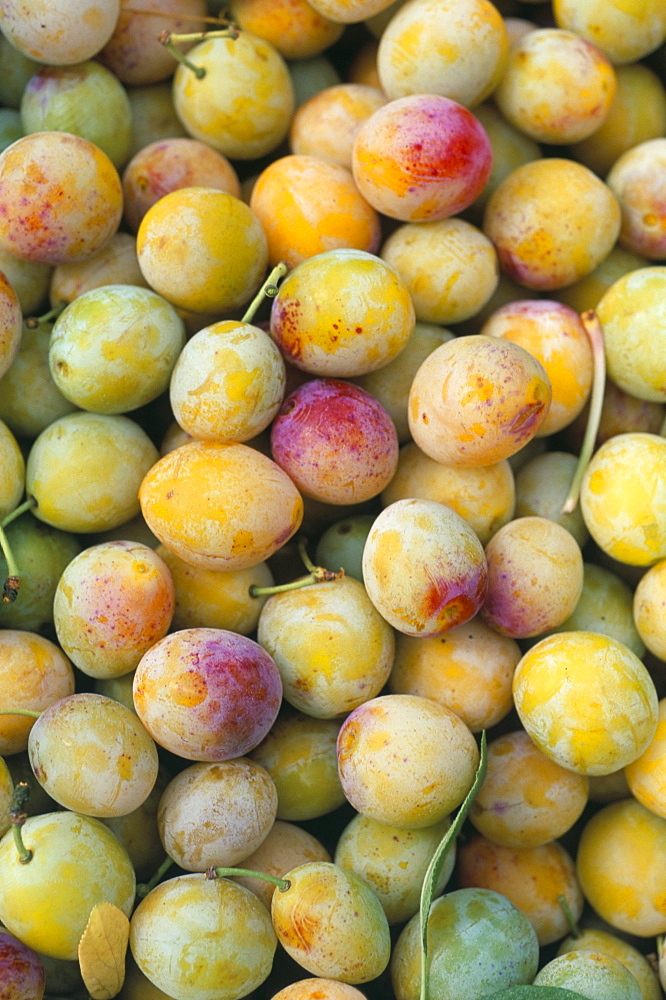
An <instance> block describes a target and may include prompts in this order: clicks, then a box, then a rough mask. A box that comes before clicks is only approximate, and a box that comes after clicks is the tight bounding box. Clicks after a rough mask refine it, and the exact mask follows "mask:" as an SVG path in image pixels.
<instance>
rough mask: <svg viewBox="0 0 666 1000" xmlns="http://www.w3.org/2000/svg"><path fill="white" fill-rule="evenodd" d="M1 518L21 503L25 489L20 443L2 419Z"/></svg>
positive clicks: (0, 429) (0, 447) (0, 425)
mask: <svg viewBox="0 0 666 1000" xmlns="http://www.w3.org/2000/svg"><path fill="white" fill-rule="evenodd" d="M0 470H2V478H1V479H0V520H1V519H2V518H4V517H6V516H7V514H9V513H10V512H11V511H12V510H14V508H15V507H16V506H17V504H18V503H19V501H20V499H21V497H22V496H23V490H24V489H25V459H24V458H23V452H22V451H21V449H20V447H19V443H18V441H17V440H16V438H15V437H14V435H13V434H12V432H11V431H10V429H9V427H8V426H7V424H6V423H4V421H2V420H0Z"/></svg>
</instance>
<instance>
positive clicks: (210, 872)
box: [206, 865, 291, 892]
mask: <svg viewBox="0 0 666 1000" xmlns="http://www.w3.org/2000/svg"><path fill="white" fill-rule="evenodd" d="M234 875H240V876H243V877H244V878H260V879H263V881H264V882H271V883H272V884H273V885H275V886H277V888H278V889H279V890H280V892H286V891H287V889H291V882H290V881H289V879H288V878H278V877H277V875H268V874H267V872H255V871H253V870H252V869H251V868H217V867H216V866H215V865H211V867H210V868H208V869H207V871H206V878H208V879H215V878H228V877H230V876H231V877H233V876H234Z"/></svg>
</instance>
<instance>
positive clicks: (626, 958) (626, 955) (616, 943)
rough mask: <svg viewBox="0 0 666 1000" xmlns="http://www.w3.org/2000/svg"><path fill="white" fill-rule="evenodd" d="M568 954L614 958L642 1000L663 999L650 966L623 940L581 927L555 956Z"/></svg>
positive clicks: (564, 942)
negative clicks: (636, 987) (576, 935)
mask: <svg viewBox="0 0 666 1000" xmlns="http://www.w3.org/2000/svg"><path fill="white" fill-rule="evenodd" d="M570 951H594V952H597V953H598V954H601V955H608V956H610V958H616V959H617V960H618V961H619V962H621V963H622V965H624V967H625V969H628V971H629V972H631V974H632V976H633V977H634V978H635V980H636V982H637V983H638V985H639V987H640V990H641V997H642V1000H662V993H661V990H660V989H659V983H658V981H657V976H656V974H655V973H654V971H653V970H652V967H651V966H650V963H649V962H648V960H647V959H646V957H645V956H644V955H643V954H641V952H640V951H639V950H638V948H635V947H634V946H633V945H631V944H629V943H628V942H627V941H625V940H623V938H621V937H618V936H616V935H615V934H609V933H608V932H607V931H602V930H598V929H596V928H594V927H584V928H583V929H582V930H581V933H580V936H579V937H575V936H573V935H570V936H569V937H567V938H565V939H564V941H563V942H562V944H561V945H560V946H559V948H558V950H557V954H558V955H566V954H567V953H568V952H570Z"/></svg>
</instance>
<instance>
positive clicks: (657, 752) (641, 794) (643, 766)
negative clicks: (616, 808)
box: [624, 698, 666, 819]
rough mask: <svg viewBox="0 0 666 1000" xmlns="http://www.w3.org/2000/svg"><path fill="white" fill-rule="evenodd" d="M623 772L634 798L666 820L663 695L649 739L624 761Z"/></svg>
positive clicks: (664, 713) (665, 727)
mask: <svg viewBox="0 0 666 1000" xmlns="http://www.w3.org/2000/svg"><path fill="white" fill-rule="evenodd" d="M624 773H625V776H626V779H627V784H628V786H629V790H630V792H631V794H632V795H633V796H634V798H635V799H638V801H639V802H640V803H641V804H642V805H644V806H645V807H646V808H647V809H650V810H651V811H652V812H654V813H656V814H657V816H663V817H664V819H666V698H662V700H661V701H660V702H659V722H658V723H657V731H656V732H655V734H654V737H653V739H652V742H651V743H650V745H649V746H648V747H647V749H646V750H645V751H644V753H642V754H641V756H640V757H637V758H636V760H634V761H632V762H631V764H627V766H626V767H625V769H624Z"/></svg>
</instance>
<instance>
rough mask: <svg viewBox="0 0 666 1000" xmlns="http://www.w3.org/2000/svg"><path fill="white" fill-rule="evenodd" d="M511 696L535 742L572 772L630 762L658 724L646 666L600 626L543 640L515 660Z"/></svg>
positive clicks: (589, 771)
mask: <svg viewBox="0 0 666 1000" xmlns="http://www.w3.org/2000/svg"><path fill="white" fill-rule="evenodd" d="M610 690H612V691H613V697H612V698H611V699H609V697H608V691H610ZM513 695H514V702H515V706H516V709H517V711H518V715H519V717H520V720H521V722H522V724H523V726H524V727H525V729H526V731H527V733H528V734H529V736H530V737H531V738H532V740H533V741H534V742H535V743H536V745H537V746H538V747H539V749H540V750H542V751H543V753H545V754H546V756H548V757H550V758H551V760H554V761H556V762H557V763H559V764H561V765H562V766H563V767H566V768H568V769H569V770H571V771H575V772H577V773H578V774H587V775H596V774H609V773H611V772H612V771H617V770H618V769H619V768H621V767H624V766H625V765H626V764H630V763H631V762H632V761H633V760H636V758H637V757H640V755H641V754H642V753H644V751H645V750H646V749H647V747H648V746H649V744H650V741H651V740H652V739H653V737H654V733H655V730H656V728H657V712H658V701H657V693H656V690H655V686H654V682H653V680H652V678H651V677H650V674H649V673H648V671H647V669H646V668H645V666H644V665H643V663H642V662H641V661H640V660H639V659H638V657H637V656H636V654H635V653H632V652H631V650H630V649H628V648H627V647H626V646H624V645H623V644H622V643H620V642H618V641H617V640H616V639H612V638H611V637H610V636H605V635H601V634H600V633H598V632H559V633H556V634H555V635H551V636H548V637H547V638H545V639H541V640H540V641H539V642H538V643H537V644H536V645H535V646H532V648H531V649H529V650H528V651H527V652H526V653H525V654H524V656H523V657H522V659H521V660H520V662H519V663H518V666H517V667H516V671H515V674H514V679H513Z"/></svg>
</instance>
